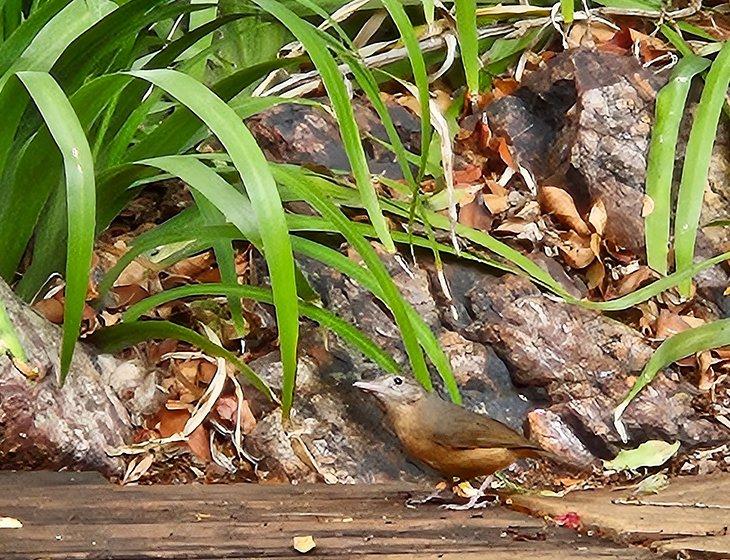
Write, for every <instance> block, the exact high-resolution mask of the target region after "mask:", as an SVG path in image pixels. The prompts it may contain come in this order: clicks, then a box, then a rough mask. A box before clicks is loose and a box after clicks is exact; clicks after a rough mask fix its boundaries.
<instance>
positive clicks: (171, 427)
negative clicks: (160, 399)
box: [158, 408, 190, 438]
mask: <svg viewBox="0 0 730 560" xmlns="http://www.w3.org/2000/svg"><path fill="white" fill-rule="evenodd" d="M189 418H190V412H188V411H187V410H167V409H166V408H165V409H162V411H160V423H159V428H158V431H159V432H160V437H163V438H167V437H170V436H171V435H173V434H177V433H179V432H182V431H183V428H184V427H185V423H186V422H187V421H188V419H189Z"/></svg>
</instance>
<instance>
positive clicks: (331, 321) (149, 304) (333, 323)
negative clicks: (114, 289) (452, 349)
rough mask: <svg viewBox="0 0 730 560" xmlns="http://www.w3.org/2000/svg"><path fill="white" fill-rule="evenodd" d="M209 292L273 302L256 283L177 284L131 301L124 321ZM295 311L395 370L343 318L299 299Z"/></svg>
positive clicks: (388, 358)
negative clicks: (164, 305) (171, 302)
mask: <svg viewBox="0 0 730 560" xmlns="http://www.w3.org/2000/svg"><path fill="white" fill-rule="evenodd" d="M205 295H209V296H213V295H221V296H227V297H229V298H231V297H233V298H236V299H240V298H246V299H253V300H255V301H259V302H262V303H269V304H270V303H273V297H272V295H271V290H268V289H266V288H259V287H256V286H239V285H231V284H194V285H190V286H181V287H179V288H173V289H171V290H165V291H164V292H160V293H158V294H155V295H153V296H150V297H148V298H145V299H143V300H142V301H140V302H138V303H136V304H134V305H133V306H132V307H130V308H129V309H128V310H127V311H126V312H125V313H124V320H125V321H134V320H136V319H138V318H139V317H140V316H141V315H143V314H145V313H147V312H149V311H150V310H151V309H154V308H155V307H157V306H158V305H162V304H163V303H167V302H169V301H174V300H176V299H181V298H185V297H194V296H205ZM299 312H300V313H301V314H302V315H303V316H305V317H309V318H310V319H312V320H313V321H316V322H317V323H319V324H320V325H322V326H323V327H326V328H328V329H330V330H331V331H333V332H334V333H335V334H337V335H338V336H340V337H341V338H342V339H343V340H344V341H345V342H348V343H349V344H351V345H352V346H354V347H355V348H357V349H358V350H360V351H361V352H362V353H363V354H364V355H365V356H367V357H368V358H370V359H371V360H373V361H374V362H375V363H376V364H378V365H379V366H380V367H382V368H383V369H385V370H386V371H388V372H391V373H395V372H397V371H398V364H396V362H395V360H393V358H391V357H390V356H389V355H388V354H386V353H385V352H383V350H381V349H380V347H379V346H378V345H377V344H375V342H373V341H372V340H371V339H370V338H368V337H367V336H365V335H364V334H363V333H362V332H361V331H359V330H358V329H356V328H355V327H353V326H352V325H350V324H349V323H347V322H346V321H343V320H342V319H340V318H339V317H337V316H336V315H334V314H333V313H331V312H329V311H327V310H326V309H321V308H319V307H316V306H314V305H310V304H308V303H305V302H303V301H300V302H299Z"/></svg>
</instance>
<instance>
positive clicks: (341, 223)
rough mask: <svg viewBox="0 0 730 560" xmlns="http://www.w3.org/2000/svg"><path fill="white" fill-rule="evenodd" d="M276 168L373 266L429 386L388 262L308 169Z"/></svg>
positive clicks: (408, 349)
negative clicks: (324, 193)
mask: <svg viewBox="0 0 730 560" xmlns="http://www.w3.org/2000/svg"><path fill="white" fill-rule="evenodd" d="M274 171H275V174H276V178H277V181H279V182H280V183H283V184H286V186H287V187H288V188H290V189H291V190H293V191H296V192H298V194H299V195H300V196H301V197H302V199H303V200H306V201H307V202H308V203H309V204H311V205H312V206H313V207H314V208H315V209H316V210H317V211H318V212H319V213H320V214H321V216H322V217H323V218H324V219H326V220H328V221H330V222H331V223H332V225H334V226H335V227H336V228H337V229H338V230H339V231H340V233H341V234H342V235H343V236H344V237H345V239H347V241H348V242H349V243H350V245H351V246H352V247H353V248H354V249H355V250H356V251H357V252H358V253H359V255H360V256H361V257H362V259H363V261H364V262H365V264H366V266H367V267H368V270H370V273H371V274H372V275H373V276H374V277H375V279H376V280H377V282H378V284H379V285H380V287H381V289H382V290H383V293H384V295H385V297H386V301H387V305H388V307H389V308H390V310H391V312H392V313H393V316H394V317H395V321H396V324H397V325H398V328H399V329H400V332H401V336H402V337H403V345H404V346H405V348H406V352H407V353H408V357H409V360H410V363H411V368H412V370H413V375H414V377H415V378H416V379H417V380H418V381H419V382H420V383H421V384H422V385H423V386H424V387H426V388H428V389H430V388H431V379H430V377H429V374H428V369H427V368H426V362H425V360H424V357H423V354H422V353H421V347H420V345H419V344H418V340H417V339H416V337H415V335H414V333H413V330H412V325H411V321H410V319H409V317H408V314H407V312H406V310H405V308H406V304H405V302H404V301H403V297H402V296H401V294H400V292H399V291H398V289H397V288H396V286H395V284H394V283H393V280H392V279H391V278H390V275H389V274H388V271H387V269H386V268H385V265H384V264H383V263H382V261H381V260H380V258H379V257H378V255H377V254H376V253H375V251H374V250H373V248H372V247H371V246H370V243H369V242H368V241H367V240H366V239H365V238H364V237H363V236H362V235H360V234H359V233H358V232H357V231H356V230H355V228H353V227H352V225H351V223H350V221H349V220H348V219H347V218H346V217H345V215H344V214H343V213H342V212H341V211H340V209H339V208H337V206H335V205H334V204H333V203H332V202H330V201H329V200H327V199H325V198H324V197H322V196H320V195H319V193H318V192H317V184H316V183H313V182H311V181H310V178H309V177H308V176H307V175H306V174H305V173H302V172H294V171H292V170H291V169H287V168H285V167H283V166H282V167H276V168H274Z"/></svg>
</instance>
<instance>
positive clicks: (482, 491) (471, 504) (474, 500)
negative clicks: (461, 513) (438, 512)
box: [439, 474, 494, 511]
mask: <svg viewBox="0 0 730 560" xmlns="http://www.w3.org/2000/svg"><path fill="white" fill-rule="evenodd" d="M493 481H494V475H491V474H490V475H489V476H487V477H485V478H484V481H482V484H481V486H479V490H477V491H476V492H475V494H474V495H473V496H472V497H471V498H469V501H468V502H467V503H465V504H444V505H442V506H439V507H440V508H441V509H450V510H457V511H458V510H467V509H477V508H483V507H486V505H487V502H479V499H480V498H483V497H485V496H486V495H487V494H486V490H487V489H488V488H489V487H490V486H491V485H492V482H493Z"/></svg>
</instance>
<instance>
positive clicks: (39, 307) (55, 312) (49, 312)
mask: <svg viewBox="0 0 730 560" xmlns="http://www.w3.org/2000/svg"><path fill="white" fill-rule="evenodd" d="M33 309H35V310H36V311H37V312H38V313H40V314H41V315H43V316H44V317H45V318H46V319H48V320H49V321H50V322H51V323H55V324H56V325H60V324H62V323H63V303H61V302H60V301H58V300H57V299H56V298H50V299H41V300H38V301H36V302H35V303H34V304H33Z"/></svg>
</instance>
